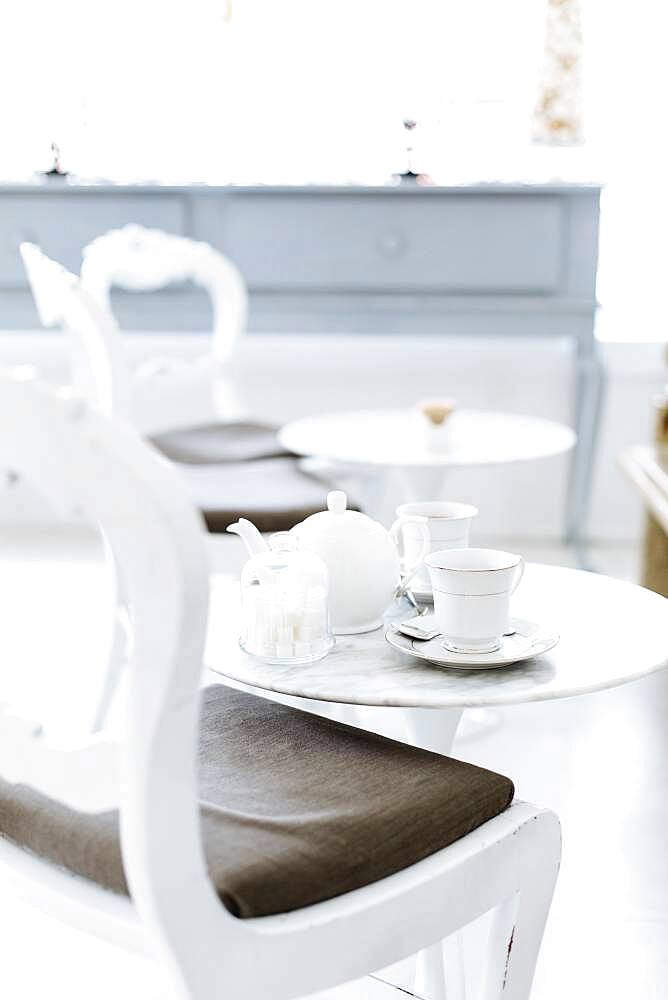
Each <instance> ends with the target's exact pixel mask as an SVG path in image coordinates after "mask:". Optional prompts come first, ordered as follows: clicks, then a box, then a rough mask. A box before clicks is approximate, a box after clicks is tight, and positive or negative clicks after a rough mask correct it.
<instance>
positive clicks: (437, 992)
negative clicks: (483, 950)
mask: <svg viewBox="0 0 668 1000" xmlns="http://www.w3.org/2000/svg"><path fill="white" fill-rule="evenodd" d="M413 989H414V991H415V994H416V996H419V997H425V998H427V1000H466V982H465V978H464V951H463V941H462V935H461V931H456V932H455V933H454V934H452V935H451V936H450V937H449V938H446V939H445V941H439V942H438V943H437V944H434V945H432V946H431V948H425V949H424V950H423V951H420V952H418V954H417V964H416V969H415V982H414V986H413Z"/></svg>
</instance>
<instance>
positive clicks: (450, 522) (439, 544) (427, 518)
mask: <svg viewBox="0 0 668 1000" xmlns="http://www.w3.org/2000/svg"><path fill="white" fill-rule="evenodd" d="M477 514H478V508H477V507H474V506H473V505H472V504H470V503H451V502H450V501H447V500H422V501H417V502H416V503H404V504H402V505H401V506H400V507H397V520H396V521H395V522H394V524H393V525H392V527H391V528H390V532H391V534H392V536H393V538H394V539H395V541H396V543H397V547H398V549H399V553H400V555H401V559H402V562H403V563H404V564H405V565H407V566H415V564H416V563H417V562H418V561H419V566H418V568H417V569H416V571H415V573H412V574H411V578H410V586H411V588H413V589H414V590H417V591H419V593H420V595H430V594H431V580H430V578H429V570H428V569H427V567H426V565H425V564H424V563H423V562H422V560H421V557H420V553H421V552H422V551H423V549H424V527H425V526H426V528H427V531H428V535H429V546H428V549H427V552H438V551H441V550H442V549H465V548H466V547H467V546H468V544H469V531H470V530H471V521H472V520H473V518H474V517H476V516H477Z"/></svg>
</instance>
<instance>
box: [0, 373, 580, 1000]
mask: <svg viewBox="0 0 668 1000" xmlns="http://www.w3.org/2000/svg"><path fill="white" fill-rule="evenodd" d="M0 465H2V466H4V467H5V468H11V469H12V470H15V471H16V472H18V474H21V475H25V476H27V477H29V478H31V479H32V480H34V481H35V482H36V483H37V484H38V485H39V486H40V488H41V490H42V492H43V493H44V495H45V496H47V497H49V498H50V499H51V501H52V502H53V503H54V505H56V506H57V507H58V509H59V510H60V511H61V512H64V513H67V512H68V510H71V509H73V508H75V507H76V508H77V509H78V510H81V511H83V513H84V514H85V515H86V516H87V518H88V519H90V521H91V522H93V523H97V524H99V525H100V527H101V529H102V531H103V533H104V536H105V538H106V539H107V542H108V545H109V549H110V551H111V552H112V553H113V556H114V559H115V563H116V569H117V578H118V579H119V580H120V581H122V590H121V588H119V590H118V594H117V598H116V599H117V601H119V602H120V600H121V598H120V596H118V595H119V594H121V593H122V595H123V602H124V603H125V604H127V609H128V613H129V622H130V624H131V631H132V637H131V643H130V645H129V654H128V656H129V663H128V670H127V678H126V679H127V684H128V690H127V700H126V706H127V711H126V714H125V722H124V726H123V729H122V731H121V732H120V734H119V736H118V738H117V739H116V740H114V739H113V738H112V736H111V734H110V733H109V732H107V731H105V730H104V729H103V730H102V731H100V732H95V733H93V734H92V735H91V736H90V737H89V738H88V737H86V738H82V739H80V740H78V741H74V740H71V741H63V739H62V737H61V736H55V735H53V736H52V734H51V733H50V732H49V730H48V728H46V729H45V728H43V727H42V726H41V725H40V720H35V719H32V720H27V719H25V718H22V717H18V716H16V715H15V714H13V710H12V707H11V705H7V704H3V705H2V707H0V776H1V777H2V779H3V781H4V782H5V783H9V784H10V785H11V788H14V787H16V788H17V789H20V790H23V791H25V788H26V786H30V788H31V789H34V790H36V791H37V792H38V793H39V794H40V795H42V796H46V797H48V799H47V801H53V800H55V801H57V802H60V803H63V804H64V805H65V806H66V807H67V809H69V810H70V811H72V814H73V815H74V816H86V815H93V816H94V815H95V814H97V813H105V812H107V811H109V810H112V809H115V808H118V809H119V812H120V830H121V850H122V861H123V865H124V870H125V875H126V878H127V884H128V887H129V896H125V895H122V894H119V893H117V892H110V891H109V889H108V888H102V887H101V885H99V884H97V883H96V882H94V881H92V880H90V879H88V878H84V877H82V876H81V875H77V874H74V873H72V872H71V871H66V870H64V869H63V868H62V867H56V866H55V865H54V864H53V863H52V862H50V861H48V860H47V859H46V858H45V857H44V856H39V855H38V854H36V853H35V852H34V851H28V850H26V849H25V848H24V847H22V846H21V845H20V844H18V843H12V842H11V841H10V840H9V839H7V838H6V837H5V836H3V837H0V885H2V892H3V896H4V898H5V899H6V898H7V897H8V894H9V893H10V892H12V891H14V892H16V893H19V894H20V896H21V897H22V898H23V899H24V900H28V901H29V902H30V903H32V904H33V905H35V906H37V907H40V908H42V909H44V910H45V911H47V912H48V913H50V914H52V915H53V916H56V917H58V918H61V919H62V920H64V921H66V922H68V923H70V924H72V925H74V926H76V927H78V928H80V929H83V930H85V931H88V932H90V933H93V934H97V935H101V936H103V937H105V938H108V939H110V940H112V941H114V942H115V943H117V944H121V945H125V946H127V947H129V948H138V949H140V950H146V951H147V952H149V953H150V954H151V955H153V956H154V957H157V958H159V959H160V960H162V961H163V962H164V963H165V965H166V968H167V970H168V973H169V977H170V982H171V984H172V989H173V995H174V996H175V997H180V998H183V1000H186V998H187V1000H213V998H214V997H215V998H225V997H230V998H235V1000H237V998H239V997H246V998H248V1000H267V998H268V997H271V1000H287V998H290V997H300V996H304V995H308V994H310V993H312V992H314V991H317V990H323V989H328V988H330V987H334V986H336V985H337V984H339V983H343V982H345V981H349V980H352V979H356V978H358V977H360V976H362V975H365V974H366V973H369V972H372V971H373V970H376V969H379V968H382V967H385V966H387V965H389V964H390V963H392V962H395V961H398V960H399V959H401V958H402V957H404V956H408V955H410V954H413V953H415V952H417V951H418V950H419V949H422V948H425V947H427V946H430V945H433V944H434V943H435V942H437V941H439V940H441V939H442V938H444V937H446V936H448V935H451V934H452V933H453V932H455V931H457V929H458V928H461V927H462V926H463V925H465V924H466V923H468V922H470V921H472V920H474V919H475V918H476V917H478V916H479V915H481V914H483V913H487V912H488V911H490V910H494V925H493V933H492V935H491V939H490V946H489V951H488V954H487V955H486V956H480V957H481V961H482V959H483V957H486V965H485V968H486V974H485V997H486V1000H492V998H494V997H496V998H499V997H501V995H502V994H503V997H504V998H505V1000H520V998H522V1000H526V998H527V997H528V996H529V992H530V986H531V980H532V976H533V970H534V965H535V962H536V958H537V954H538V949H539V945H540V940H541V937H542V932H543V927H544V923H545V920H546V917H547V913H548V909H549V905H550V902H551V897H552V892H553V887H554V882H555V878H556V875H557V869H558V865H559V857H560V832H559V823H558V820H557V818H556V817H555V816H554V815H553V814H552V813H549V812H545V811H542V810H540V809H536V808H535V807H533V806H530V805H528V804H526V803H522V802H514V803H513V804H512V805H510V806H509V808H507V809H505V811H503V812H501V813H500V814H498V815H496V816H495V817H494V818H492V819H490V820H489V821H487V822H485V823H483V824H482V825H481V826H479V827H478V828H477V829H475V830H474V831H473V832H470V833H467V834H465V835H464V836H462V837H461V838H460V839H458V840H456V841H455V842H454V843H451V844H450V846H447V847H445V848H444V849H441V850H437V851H435V852H434V853H432V854H430V855H429V856H427V857H424V858H423V859H422V860H419V861H417V862H416V863H414V864H411V865H409V866H408V867H405V868H403V870H398V871H395V872H394V873H392V874H390V875H387V876H386V877H382V878H380V879H378V880H377V881H374V882H372V883H371V884H368V885H367V884H362V885H360V886H359V887H358V888H355V889H353V890H352V891H348V892H344V893H343V894H340V895H337V896H336V897H334V898H328V899H323V900H322V901H319V902H317V903H314V904H313V905H308V906H304V907H301V908H298V909H294V910H292V911H291V912H285V913H274V914H273V915H269V916H260V917H249V918H246V919H241V918H239V917H238V916H233V915H232V913H231V912H230V911H229V910H228V909H227V908H226V906H224V905H223V903H222V902H221V899H220V898H219V895H218V894H217V892H216V890H215V888H214V886H213V883H212V880H211V879H210V877H209V875H208V874H207V865H206V861H205V853H204V850H203V843H202V827H201V822H202V821H201V818H200V806H199V800H198V781H197V770H196V754H197V742H198V701H199V688H200V683H201V676H202V654H203V648H204V640H205V630H206V623H207V608H208V567H207V558H206V550H205V537H204V531H203V526H202V524H201V521H200V519H199V517H198V516H197V515H196V513H195V512H194V511H193V509H192V508H191V506H190V504H189V502H188V499H187V497H186V495H185V492H184V490H183V487H182V484H181V481H180V480H179V478H178V476H177V474H176V472H175V470H174V468H173V466H171V465H170V464H169V463H166V462H165V461H164V460H161V459H160V458H159V457H158V456H157V455H156V453H155V452H154V451H153V450H152V449H151V448H149V447H148V446H147V445H146V444H144V443H143V442H142V441H141V439H140V438H138V437H137V436H136V434H134V433H133V432H132V431H131V429H130V428H128V427H124V426H122V425H121V424H119V423H118V422H113V423H112V422H111V421H109V420H108V419H106V418H105V417H104V416H103V415H102V414H100V413H99V412H96V411H95V410H93V409H91V408H90V407H89V406H87V405H86V404H85V403H84V402H83V401H80V400H78V399H76V398H74V399H72V398H70V399H63V398H62V394H61V398H59V397H58V396H57V395H56V394H55V393H54V392H53V391H52V390H50V389H46V388H45V387H43V386H40V385H38V384H36V383H25V382H24V383H20V382H18V381H16V380H13V379H9V378H0ZM231 627H234V623H231ZM110 648H111V649H112V650H113V648H115V647H114V644H113V643H111V644H110ZM116 661H117V649H116V652H115V653H114V652H113V651H112V654H111V655H110V656H109V657H108V658H107V662H106V663H100V664H98V665H97V669H99V675H100V687H101V689H106V688H108V686H109V673H110V671H111V673H112V675H115V671H116V668H117V662H116ZM5 662H7V661H5ZM218 690H222V691H226V690H230V691H231V689H224V688H219V689H218ZM208 691H212V689H211V688H209V689H208ZM238 694H239V693H238V692H231V695H230V696H232V695H238ZM63 697H64V698H69V697H71V694H70V693H69V692H66V691H64V692H63ZM243 697H245V698H250V697H251V696H249V695H243ZM253 701H254V702H255V703H257V704H262V705H264V704H266V705H271V704H272V703H270V702H264V700H263V699H253ZM280 710H281V711H285V712H291V711H292V710H290V709H286V708H284V707H283V706H280ZM305 718H307V719H309V720H311V722H310V723H309V725H313V726H319V725H322V726H329V727H330V729H329V730H328V733H329V734H330V737H331V734H332V732H334V737H335V738H336V739H337V740H339V742H340V743H341V744H342V745H343V746H347V742H346V741H347V740H349V739H350V740H354V741H357V744H358V745H359V746H360V747H361V748H362V750H364V747H365V741H367V740H370V741H372V743H373V747H374V752H375V750H377V749H378V747H379V746H381V745H380V744H379V743H378V740H379V738H378V737H374V736H367V735H366V734H360V733H359V732H357V731H355V730H345V729H336V730H332V729H331V726H332V725H333V724H332V723H328V722H326V721H324V720H320V719H316V718H315V717H313V716H305V715H304V713H301V712H295V713H294V715H293V716H290V718H288V720H287V722H286V723H285V731H284V735H285V736H286V738H287V737H288V736H289V729H290V726H291V725H293V721H294V720H297V722H295V724H300V723H299V722H298V720H303V719H305ZM262 732H263V731H262V728H260V730H259V736H258V738H257V740H256V741H255V743H254V744H253V753H255V752H258V753H259V752H262V750H263V749H264V751H265V752H267V753H269V754H271V752H272V750H275V744H274V745H272V746H269V747H264V748H263V747H262V743H263V735H262ZM271 738H272V737H271V736H269V737H266V738H264V742H265V743H266V740H267V739H271ZM220 740H221V743H222V744H224V742H225V734H224V733H221V734H220ZM385 745H387V747H388V748H389V750H390V751H391V752H392V754H395V755H397V754H398V755H399V758H400V760H401V761H402V762H403V765H406V766H409V767H410V757H407V755H411V754H413V755H417V756H416V759H415V763H416V767H417V768H418V769H419V770H420V772H421V771H422V769H423V768H425V767H440V766H441V765H442V764H445V763H448V759H447V758H439V757H436V756H435V755H427V754H425V752H423V751H419V750H413V749H411V748H407V747H402V746H401V745H398V744H392V743H391V741H389V742H388V743H387V744H385V743H383V744H382V746H381V749H382V747H384V746H385ZM302 752H308V747H305V748H303V750H302ZM251 756H252V755H251ZM324 756H325V761H324V765H325V766H328V763H327V762H328V760H329V758H328V757H327V755H324ZM449 763H450V764H455V763H456V762H452V761H450V762H449ZM381 765H382V760H381V763H380V764H378V766H381ZM309 766H310V765H309ZM457 766H459V767H460V768H469V769H470V770H471V772H476V773H478V772H479V773H483V772H480V769H477V768H472V767H471V765H461V764H460V765H457ZM384 774H385V772H384V771H383V772H382V774H381V775H380V778H381V780H382V782H383V784H388V783H389V785H392V784H393V783H396V778H397V774H398V772H396V773H395V771H394V770H392V769H390V770H389V771H388V773H387V775H386V777H385V776H384ZM484 774H487V775H488V774H489V773H488V772H484ZM231 777H232V776H231V775H230V774H229V773H228V775H227V778H226V779H224V780H223V781H222V784H223V785H224V784H225V781H230V780H231ZM492 777H493V776H492ZM496 777H498V776H496ZM267 780H269V781H270V780H271V777H269V778H268V779H267ZM356 780H357V774H356V769H355V768H354V767H353V768H352V769H351V770H350V771H349V772H346V775H345V781H346V790H347V789H348V788H350V789H351V791H352V790H353V789H354V786H355V782H356ZM501 780H505V779H501ZM433 784H438V782H436V783H433ZM430 787H431V785H430ZM317 792H318V789H316V792H315V793H314V794H317ZM308 804H309V803H306V806H308ZM402 806H405V807H406V808H407V809H408V810H409V811H410V807H411V803H410V802H404V803H402ZM313 807H314V809H315V808H317V803H316V802H314V803H313ZM286 808H287V807H286ZM4 813H5V809H4V808H3V809H0V823H4V822H5V815H4ZM409 814H410V812H409ZM402 815H403V814H402ZM421 819H422V826H423V828H424V827H428V826H429V825H430V824H433V823H434V818H433V815H432V814H430V815H428V816H424V817H422V818H421ZM419 820H420V817H417V821H419ZM272 821H273V820H272ZM276 821H277V822H279V821H280V809H278V808H277V810H276ZM295 832H296V831H295ZM289 836H290V835H289V834H288V839H289ZM361 836H363V834H361ZM382 839H383V838H382V837H380V838H378V841H377V842H376V843H374V844H373V845H370V846H371V848H372V849H375V848H378V849H381V848H382V846H383V845H382ZM234 847H235V845H234V843H232V842H229V843H228V842H227V841H226V842H224V843H223V845H222V848H223V853H224V852H225V851H226V850H227V849H228V848H229V851H230V852H232V851H233V849H234ZM359 847H360V844H359V843H355V842H354V841H353V842H352V843H350V844H349V845H347V850H350V851H352V850H353V849H356V848H359ZM369 856H370V857H372V856H373V851H372V853H371V854H370V855H369ZM278 867H279V869H280V864H279V866H278ZM431 988H432V990H438V989H439V988H442V987H439V984H438V983H432V984H431ZM432 995H433V993H432ZM440 995H441V996H443V993H442V992H441V994H440Z"/></svg>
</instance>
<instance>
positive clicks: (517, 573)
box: [425, 549, 524, 653]
mask: <svg viewBox="0 0 668 1000" xmlns="http://www.w3.org/2000/svg"><path fill="white" fill-rule="evenodd" d="M425 564H426V566H427V567H428V569H429V575H430V576H431V583H432V589H433V592H434V614H435V616H436V621H437V623H438V626H439V629H440V631H441V632H442V634H443V645H444V647H445V648H446V649H448V650H450V652H452V653H493V652H495V651H496V650H497V649H500V648H501V644H502V640H503V636H504V635H505V633H506V632H507V631H508V622H509V620H510V597H511V594H514V593H515V591H516V590H517V588H518V586H519V585H520V582H521V580H522V577H523V576H524V560H523V559H522V557H521V556H518V555H515V554H514V553H513V552H503V551H500V550H498V549H448V550H445V551H443V552H432V553H431V554H430V555H428V556H427V558H426V559H425Z"/></svg>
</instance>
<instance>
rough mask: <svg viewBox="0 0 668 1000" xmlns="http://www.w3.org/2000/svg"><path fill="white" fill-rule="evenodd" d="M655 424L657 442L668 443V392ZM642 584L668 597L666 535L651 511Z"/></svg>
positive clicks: (667, 544) (644, 551) (648, 521)
mask: <svg viewBox="0 0 668 1000" xmlns="http://www.w3.org/2000/svg"><path fill="white" fill-rule="evenodd" d="M655 426H656V430H655V436H656V441H657V444H663V445H668V393H665V394H664V395H663V397H662V398H660V399H659V400H658V401H657V408H656V425H655ZM642 585H643V587H647V588H648V589H649V590H654V591H656V593H657V594H662V595H663V597H668V535H667V534H666V532H665V531H664V530H663V528H662V526H661V525H660V524H659V522H658V521H657V519H656V518H655V517H654V516H653V515H652V514H651V513H648V514H647V518H646V521H645V537H644V542H643V557H642Z"/></svg>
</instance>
